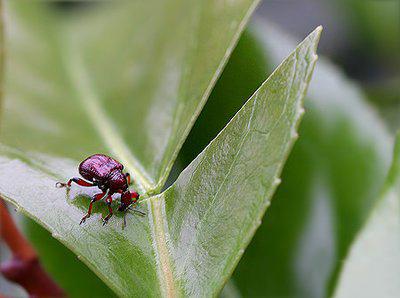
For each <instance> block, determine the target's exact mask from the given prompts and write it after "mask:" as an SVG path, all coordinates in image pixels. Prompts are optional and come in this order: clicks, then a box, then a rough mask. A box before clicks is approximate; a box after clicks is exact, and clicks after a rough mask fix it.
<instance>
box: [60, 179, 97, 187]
mask: <svg viewBox="0 0 400 298" xmlns="http://www.w3.org/2000/svg"><path fill="white" fill-rule="evenodd" d="M72 182H75V183H76V184H78V185H80V186H85V187H90V186H95V184H94V183H93V182H89V181H86V180H83V179H82V178H77V177H73V178H71V179H69V180H68V182H67V183H63V182H57V183H56V187H58V188H61V187H71V183H72Z"/></svg>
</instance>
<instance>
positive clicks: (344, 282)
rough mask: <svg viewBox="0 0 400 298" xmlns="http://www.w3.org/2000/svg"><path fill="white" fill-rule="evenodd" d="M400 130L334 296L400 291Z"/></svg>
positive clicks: (393, 294)
mask: <svg viewBox="0 0 400 298" xmlns="http://www.w3.org/2000/svg"><path fill="white" fill-rule="evenodd" d="M399 276H400V134H399V135H398V137H397V144H396V147H395V150H394V156H393V164H392V168H391V171H390V173H389V176H388V179H387V183H386V185H385V189H384V191H383V193H382V196H381V198H380V200H379V201H378V202H377V205H376V206H375V208H374V210H373V212H372V214H371V216H370V218H369V219H368V221H367V223H366V225H365V227H364V228H363V229H362V231H361V233H360V234H359V235H358V237H357V238H356V240H355V242H354V243H353V245H352V247H351V249H350V253H349V255H348V256H347V259H346V261H345V265H344V268H343V271H342V273H341V276H340V279H339V281H338V285H337V288H336V292H335V295H334V297H337V298H344V297H388V298H390V297H393V298H394V297H398V296H399V295H400V283H399Z"/></svg>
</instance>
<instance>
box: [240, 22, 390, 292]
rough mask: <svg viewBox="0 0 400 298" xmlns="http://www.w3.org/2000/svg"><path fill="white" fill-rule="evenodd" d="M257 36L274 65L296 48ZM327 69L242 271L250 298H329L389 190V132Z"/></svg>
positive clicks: (274, 36)
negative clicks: (379, 196) (380, 198)
mask: <svg viewBox="0 0 400 298" xmlns="http://www.w3.org/2000/svg"><path fill="white" fill-rule="evenodd" d="M255 34H256V36H257V37H258V39H259V40H260V43H261V46H262V47H263V48H264V51H265V52H266V54H265V55H266V59H268V61H270V63H271V64H276V63H278V61H279V59H281V57H282V55H284V53H285V52H287V51H289V49H290V47H291V46H292V45H293V43H294V42H293V41H292V40H291V38H290V37H288V36H286V35H285V34H283V33H282V32H279V30H274V29H273V27H272V26H266V25H265V24H262V23H259V24H258V27H257V28H255ZM278 40H279V42H277V41H278ZM320 62H321V63H320V64H319V65H318V67H317V68H316V70H315V77H314V80H313V82H312V84H311V85H310V90H309V93H308V98H307V100H306V110H307V111H308V113H307V116H306V117H305V119H304V122H303V125H302V127H301V129H300V132H299V134H300V136H301V138H300V139H299V142H298V143H297V145H296V146H295V148H294V150H293V155H291V157H290V158H289V160H288V164H287V167H285V171H284V174H283V177H282V180H283V183H282V185H281V187H280V188H279V191H278V192H277V194H276V197H275V199H276V200H275V201H274V202H275V204H273V205H272V208H271V210H270V211H271V213H270V214H269V215H270V216H268V217H266V219H265V221H264V223H263V225H262V227H261V228H260V230H259V231H258V234H257V237H255V239H254V241H253V242H252V246H251V247H250V248H249V249H248V251H247V253H248V254H247V256H245V257H244V258H243V263H242V264H243V265H239V267H238V271H237V283H238V284H239V285H240V287H241V288H242V289H243V290H242V292H243V294H252V295H257V294H259V293H264V294H268V295H271V296H296V297H321V296H326V295H329V293H330V291H331V288H332V286H333V285H334V283H335V279H336V275H337V271H338V270H339V268H340V266H341V265H342V262H341V260H342V259H343V258H344V257H345V256H346V254H347V250H348V249H349V247H350V245H351V243H352V241H353V239H354V237H355V235H356V234H357V232H358V231H359V229H360V228H361V227H362V224H363V222H364V221H365V219H366V216H367V215H368V213H369V210H370V208H371V206H372V205H373V202H374V201H375V200H376V198H377V194H378V193H379V191H380V189H381V186H382V184H383V183H384V179H385V178H384V177H385V173H386V172H387V169H388V166H389V164H390V156H391V153H390V152H391V138H390V137H389V134H388V133H387V130H386V129H385V127H384V125H383V123H382V121H381V120H380V119H379V118H378V117H377V115H376V114H374V112H373V110H372V109H371V107H370V106H368V104H367V103H366V101H365V98H364V96H363V94H362V92H361V91H360V89H359V88H358V87H357V86H356V85H354V84H353V83H352V82H349V80H348V79H347V78H346V77H345V76H344V75H343V74H342V73H341V71H340V70H338V69H336V68H335V67H334V66H333V65H332V64H331V63H329V62H328V61H326V60H325V59H321V61H320ZM283 223H287V224H283ZM249 263H250V264H254V266H251V267H250V268H251V269H249V265H248V264H249ZM249 271H251V272H252V274H250V273H249ZM261 272H262V273H261ZM239 276H240V277H239ZM260 276H261V278H262V280H258V281H256V280H255V279H256V277H260Z"/></svg>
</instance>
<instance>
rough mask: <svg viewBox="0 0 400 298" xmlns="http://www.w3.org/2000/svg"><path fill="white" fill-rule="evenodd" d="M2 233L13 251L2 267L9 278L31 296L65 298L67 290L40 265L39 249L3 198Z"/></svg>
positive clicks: (3, 272)
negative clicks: (13, 215)
mask: <svg viewBox="0 0 400 298" xmlns="http://www.w3.org/2000/svg"><path fill="white" fill-rule="evenodd" d="M0 236H1V238H2V239H3V240H4V241H5V243H6V244H7V246H8V247H9V249H10V250H11V252H12V259H11V260H8V261H5V262H3V263H2V264H1V266H0V272H1V273H2V274H3V276H4V277H5V278H6V279H8V280H10V281H12V282H15V283H17V284H19V285H20V286H21V287H23V288H24V289H25V290H26V291H27V292H28V294H29V295H30V296H35V297H65V293H64V291H63V290H62V289H61V288H60V287H59V286H58V285H57V284H56V283H55V281H54V280H53V279H52V278H51V277H50V275H49V274H48V273H47V272H46V271H45V270H44V269H43V267H42V266H41V264H40V262H39V258H38V255H37V253H36V251H35V250H34V248H33V247H32V246H31V245H30V243H29V242H28V240H27V239H26V238H25V237H24V236H23V235H22V234H21V233H20V231H19V230H18V228H17V227H16V225H15V223H14V221H13V219H12V217H11V215H10V213H9V212H8V209H7V206H6V204H5V202H4V201H3V199H1V198H0Z"/></svg>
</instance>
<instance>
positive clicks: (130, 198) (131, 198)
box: [118, 190, 139, 211]
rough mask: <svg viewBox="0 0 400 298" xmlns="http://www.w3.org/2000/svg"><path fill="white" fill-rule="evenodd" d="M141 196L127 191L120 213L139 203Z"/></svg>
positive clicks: (124, 194)
mask: <svg viewBox="0 0 400 298" xmlns="http://www.w3.org/2000/svg"><path fill="white" fill-rule="evenodd" d="M138 199H139V194H138V193H137V192H136V191H129V190H127V191H125V192H124V193H123V194H122V196H121V205H120V206H119V208H118V211H125V210H126V209H127V208H128V207H129V206H130V205H132V204H134V203H136V202H137V200H138Z"/></svg>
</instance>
